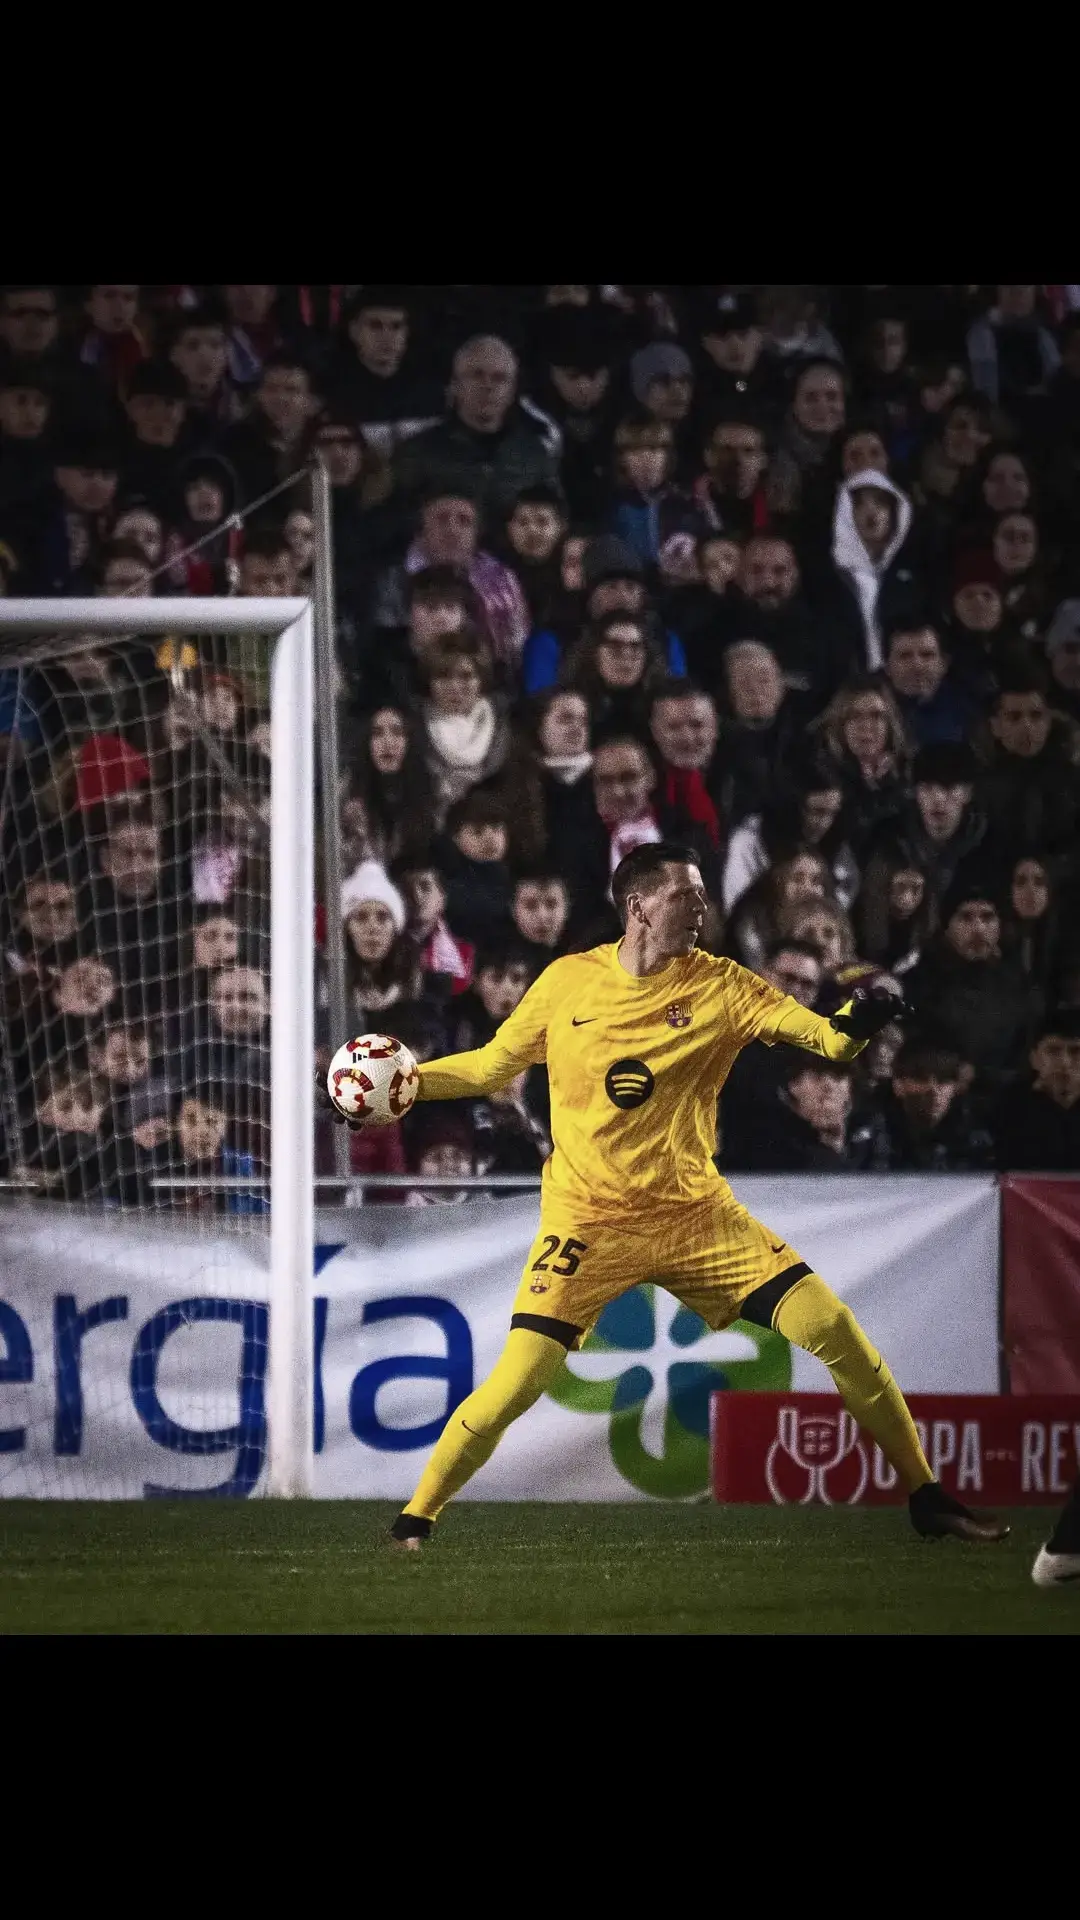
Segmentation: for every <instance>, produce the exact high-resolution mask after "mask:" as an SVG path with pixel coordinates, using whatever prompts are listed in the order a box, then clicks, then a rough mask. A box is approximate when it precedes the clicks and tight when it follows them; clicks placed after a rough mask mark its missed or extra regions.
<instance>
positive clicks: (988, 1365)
mask: <svg viewBox="0 0 1080 1920" xmlns="http://www.w3.org/2000/svg"><path fill="white" fill-rule="evenodd" d="M738 1191H739V1197H740V1199H743V1200H745V1201H746V1203H747V1205H748V1206H749V1207H750V1208H751V1210H752V1211H754V1212H756V1213H759V1214H760V1215H761V1216H762V1217H763V1218H764V1219H765V1221H766V1222H767V1223H768V1225H769V1226H771V1227H773V1228H774V1229H775V1230H776V1231H777V1232H778V1233H780V1234H782V1235H783V1236H784V1237H785V1238H786V1239H787V1240H789V1241H790V1243H791V1244H792V1246H793V1247H795V1248H797V1249H798V1251H799V1252H800V1254H801V1255H802V1256H803V1257H804V1258H805V1259H806V1260H807V1261H808V1262H809V1263H810V1264H811V1265H812V1266H814V1267H816V1268H818V1269H819V1270H820V1271H821V1272H822V1273H823V1274H824V1275H825V1276H826V1277H827V1278H828V1279H829V1281H830V1282H831V1284H832V1285H833V1286H834V1287H835V1288H836V1290H837V1292H838V1293H839V1294H840V1295H841V1296H842V1297H843V1298H844V1299H846V1300H848V1301H849V1302H850V1304H851V1305H852V1307H853V1308H854V1310H855V1312H856V1313H857V1314H858V1316H859V1318H860V1319H861V1320H862V1321H863V1323H864V1325H865V1326H866V1328H867V1330H868V1332H869V1333H870V1334H871V1337H872V1338H873V1339H874V1341H875V1342H876V1343H877V1344H878V1345H880V1346H881V1348H882V1350H883V1351H884V1352H885V1353H886V1354H887V1355H888V1359H889V1364H890V1366H891V1367H892V1370H893V1372H894V1374H895V1376H896V1378H897V1379H898V1380H899V1382H900V1384H901V1386H902V1387H903V1388H904V1389H905V1390H907V1391H913V1392H971V1393H976V1392H984V1393H985V1392H992V1391H993V1390H994V1388H995V1386H996V1384H997V1315H998V1298H997V1282H998V1270H997V1244H998V1200H997V1191H996V1187H995V1183H994V1182H993V1180H990V1179H983V1178H982V1177H955V1178H954V1177H951V1176H947V1175H938V1176H929V1177H927V1178H926V1179H923V1178H921V1177H918V1176H899V1177H896V1178H890V1177H888V1176H870V1175H864V1176H858V1175H856V1176H850V1177H848V1176H843V1175H841V1176H838V1177H830V1178H827V1179H814V1178H812V1177H811V1178H807V1177H801V1178H800V1177H791V1178H782V1179H764V1178H757V1179H754V1178H750V1179H744V1180H741V1181H740V1182H739V1183H738ZM536 1222H537V1203H536V1200H535V1199H534V1198H528V1199H511V1200H505V1201H498V1200H488V1201H475V1202H469V1203H467V1204H466V1205H463V1206H460V1207H454V1206H444V1205H432V1206H426V1207H416V1208H405V1207H395V1206H386V1207H367V1208H363V1209H360V1210H357V1211H350V1212H336V1213H325V1214H320V1215H319V1219H318V1239H319V1245H318V1248H317V1252H316V1260H315V1280H314V1299H313V1304H312V1314H313V1329H314V1340H315V1359H316V1366H315V1395H314V1405H313V1407H312V1426H313V1432H314V1440H315V1492H316V1495H317V1497H319V1498H349V1499H386V1500H393V1501H397V1500H403V1499H405V1498H406V1497H407V1496H408V1494H409V1493H410V1492H411V1491H412V1488H413V1486H414V1484H415V1481H416V1479H417V1477H418V1474H419V1471H420V1469H421V1467H422V1465H423V1462H424V1459H425V1457H426V1455H427V1452H428V1450H429V1449H430V1447H431V1446H432V1445H433V1444H434V1441H435V1440H436V1438H437V1437H438V1434H439V1432H440V1430H441V1427H442V1425H443V1423H444V1421H445V1420H446V1419H447V1417H448V1415H449V1413H450V1412H451V1411H452V1410H453V1408H454V1407H455V1406H456V1405H457V1404H458V1403H459V1402H460V1401H461V1400H462V1399H463V1398H464V1397H465V1395H466V1394H467V1393H469V1392H470V1391H471V1389H472V1387H473V1385H474V1384H475V1383H476V1382H477V1381H479V1380H480V1379H482V1378H483V1377H484V1376H485V1374H486V1373H487V1372H488V1371H489V1370H490V1368H491V1367H492V1365H493V1364H494V1362H495V1360H496V1358H497V1357H498V1354H499V1352H500V1350H501V1348H502V1345H503V1342H504V1340H505V1338H506V1333H507V1328H508V1322H509V1313H510V1303H511V1300H512V1298H513V1294H514V1291H515V1288H516V1285H517V1281H518V1278H519V1276H520V1273H521V1268H522V1265H523V1262H524V1257H525V1254H526V1252H527V1251H528V1248H529V1245H530V1243H531V1241H532V1239H533V1236H534V1234H535V1231H536ZM267 1254H268V1247H267V1242H266V1240H265V1238H261V1237H260V1236H259V1235H258V1234H257V1233H256V1232H247V1233H245V1232H241V1231H238V1230H236V1229H235V1228H230V1227H227V1226H226V1225H225V1224H224V1223H222V1224H221V1225H220V1226H219V1225H218V1223H216V1222H215V1223H211V1224H210V1225H209V1227H208V1226H207V1225H205V1224H200V1223H186V1222H183V1221H181V1222H176V1223H174V1222H168V1221H160V1220H146V1221H138V1222H136V1221H133V1220H131V1219H130V1218H128V1219H125V1218H122V1217H120V1216H118V1215H101V1214H97V1215H92V1216H91V1215H85V1214H80V1213H78V1212H76V1211H75V1210H70V1211H68V1210H65V1211H63V1212H61V1210H60V1209H41V1208H36V1207H27V1206H19V1207H11V1208H0V1497H2V1496H5V1495H6V1496H15V1495H21V1496H24V1497H32V1498H46V1497H50V1496H57V1497H66V1498H69V1499H71V1498H80V1497H86V1498H93V1499H122V1498H145V1497H155V1496H163V1495H172V1496H176V1495H180V1496H190V1495H196V1494H204V1495H205V1494H214V1495H218V1496H230V1497H237V1496H239V1497H245V1496H247V1495H249V1494H252V1493H257V1492H259V1491H260V1490H261V1488H262V1485H263V1483H264V1463H265V1447H266V1396H265V1383H266V1354H267V1341H268V1330H269V1308H268V1305H267V1271H268V1268H267ZM828 1385H829V1381H828V1375H827V1374H826V1373H825V1371H824V1369H823V1368H822V1367H821V1366H820V1365H819V1363H818V1362H817V1361H815V1360H814V1359H813V1358H812V1357H811V1356H809V1355H806V1354H803V1353H799V1352H793V1351H792V1350H791V1349H790V1348H789V1347H788V1345H787V1342H786V1341H784V1340H783V1339H781V1338H780V1336H779V1335H777V1334H774V1333H770V1332H767V1331H765V1330H764V1329H762V1328H760V1327H754V1326H751V1325H749V1324H748V1323H746V1322H738V1323H737V1324H736V1325H735V1326H734V1327H731V1328H728V1329H727V1330H726V1331H724V1332H723V1333H712V1332H710V1331H709V1329H708V1328H707V1327H706V1326H705V1325H704V1323H703V1322H702V1321H701V1320H700V1319H698V1317H697V1316H696V1315H695V1314H692V1313H690V1312H688V1311H687V1310H686V1309H685V1308H684V1307H681V1306H680V1305H679V1303H678V1302H677V1301H676V1300H674V1299H673V1298H672V1297H671V1296H670V1295H668V1294H667V1293H665V1292H664V1291H663V1290H662V1289H661V1288H660V1287H653V1286H647V1287H640V1288H637V1289H635V1290H634V1291H633V1292H632V1293H628V1294H626V1295H624V1296H623V1297H622V1298H621V1299H620V1300H618V1301H616V1302H615V1303H614V1304H613V1305H612V1306H611V1307H609V1308H608V1310H607V1311H606V1312H605V1314H604V1315H603V1318H602V1320H601V1321H600V1323H599V1324H598V1326H597V1328H596V1331H595V1333H594V1335H593V1337H592V1338H591V1340H590V1342H589V1344H588V1346H587V1347H586V1349H585V1350H584V1351H583V1352H581V1353H580V1354H572V1355H571V1356H570V1357H569V1360H568V1362H567V1367H566V1370H565V1372H564V1373H563V1375H562V1376H561V1377H560V1379H559V1381H558V1383H557V1385H556V1388H555V1390H554V1391H553V1392H552V1393H551V1394H549V1395H547V1396H545V1398H544V1399H543V1400H542V1401H541V1402H540V1403H539V1404H538V1405H537V1406H536V1407H534V1408H533V1409H532V1410H531V1411H530V1412H529V1413H528V1414H527V1415H526V1416H525V1417H524V1418H523V1419H522V1420H521V1421H519V1422H517V1423H515V1425H514V1426H513V1427H512V1428H511V1429H510V1430H509V1432H508V1433H507V1435H506V1436H505V1438H504V1439H503V1441H502V1442H501V1444H500V1446H499V1448H498V1451H497V1452H496V1453H495V1455H494V1456H493V1458H492V1459H491V1460H490V1461H489V1462H488V1464H487V1465H486V1466H485V1467H484V1468H483V1469H482V1470H481V1472H480V1473H479V1474H478V1475H477V1477H476V1479H475V1480H474V1481H472V1482H471V1483H470V1486H469V1490H468V1492H469V1498H476V1499H494V1500H635V1499H650V1498H654V1499H655V1498H659V1499H688V1498H700V1497H702V1496H703V1495H705V1494H706V1493H707V1490H708V1486H709V1398H710V1395H711V1393H712V1392H713V1391H714V1390H716V1389H717V1388H720V1389H724V1388H732V1387H733V1388H741V1389H744V1390H745V1389H762V1390H770V1389H771V1390H776V1391H787V1390H790V1389H794V1390H796V1391H799V1390H808V1389H809V1390H815V1389H816V1390H820V1389H821V1388H822V1387H823V1386H824V1387H828Z"/></svg>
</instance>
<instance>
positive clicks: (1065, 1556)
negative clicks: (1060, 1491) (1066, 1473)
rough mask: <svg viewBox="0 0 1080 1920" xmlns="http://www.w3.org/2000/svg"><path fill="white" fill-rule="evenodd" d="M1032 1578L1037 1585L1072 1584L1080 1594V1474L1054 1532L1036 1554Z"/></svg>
mask: <svg viewBox="0 0 1080 1920" xmlns="http://www.w3.org/2000/svg"><path fill="white" fill-rule="evenodd" d="M1031 1577H1032V1579H1033V1580H1034V1582H1035V1585H1036V1586H1037V1587H1073V1588H1074V1589H1075V1591H1076V1592H1077V1593H1080V1474H1077V1476H1076V1479H1075V1480H1074V1481H1073V1489H1072V1492H1071V1493H1070V1495H1069V1497H1068V1499H1067V1500H1066V1502H1065V1505H1064V1506H1063V1507H1062V1509H1061V1512H1060V1514H1059V1515H1058V1520H1057V1525H1056V1527H1055V1528H1054V1531H1053V1533H1052V1534H1051V1535H1050V1538H1049V1540H1048V1541H1047V1542H1046V1545H1045V1546H1044V1547H1040V1548H1039V1551H1038V1553H1037V1554H1036V1556H1035V1564H1034V1566H1033V1567H1032V1569H1031Z"/></svg>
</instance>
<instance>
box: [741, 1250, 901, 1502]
mask: <svg viewBox="0 0 1080 1920" xmlns="http://www.w3.org/2000/svg"><path fill="white" fill-rule="evenodd" d="M773 1325H774V1327H775V1328H776V1331H777V1332H778V1333H782V1334H783V1336H784V1338H785V1340H790V1341H791V1344H792V1346H795V1347H802V1348H803V1350H804V1352H806V1353H812V1354H815V1355H816V1357H817V1358H818V1359H819V1360H821V1361H823V1362H824V1364H825V1366H827V1367H828V1369H829V1372H830V1373H831V1374H832V1377H833V1379H834V1381H835V1382H836V1385H837V1387H838V1388H839V1391H840V1396H841V1399H842V1400H843V1402H844V1405H845V1407H846V1408H847V1409H848V1412H849V1413H851V1414H853V1415H854V1417H855V1419H856V1420H857V1421H858V1423H859V1425H860V1427H865V1429H866V1431H867V1433H870V1434H873V1437H874V1439H875V1440H876V1441H877V1443H878V1446H879V1447H880V1448H881V1451H882V1453H883V1454H884V1455H885V1458H886V1460H887V1461H888V1462H889V1464H890V1466H893V1467H895V1468H896V1471H897V1473H898V1474H899V1475H900V1478H901V1480H902V1481H903V1483H904V1486H905V1488H906V1489H907V1491H908V1493H912V1492H914V1490H915V1488H916V1487H921V1486H923V1485H924V1484H925V1483H926V1481H927V1480H932V1479H933V1477H934V1476H933V1474H932V1473H931V1471H930V1463H929V1461H928V1460H927V1458H926V1455H925V1453H924V1452H923V1450H922V1448H921V1446H920V1445H919V1436H918V1434H917V1432H916V1431H915V1422H914V1421H913V1419H912V1417H911V1414H910V1412H909V1411H908V1405H907V1401H906V1400H905V1399H904V1396H903V1394H902V1393H901V1391H900V1389H899V1387H898V1386H897V1384H896V1381H895V1380H894V1379H893V1377H892V1374H891V1373H890V1372H889V1369H888V1367H887V1366H886V1364H885V1362H884V1360H883V1359H882V1357H881V1355H880V1353H878V1352H877V1351H876V1350H875V1348H873V1347H872V1346H871V1345H870V1342H869V1340H868V1339H867V1337H866V1335H865V1333H864V1332H863V1330H862V1328H861V1327H860V1325H859V1323H858V1321H857V1320H856V1318H855V1315H854V1314H853V1313H852V1311H851V1308H850V1307H846V1306H845V1305H844V1303H843V1301H842V1300H840V1299H838V1298H837V1296H836V1294H835V1293H834V1292H833V1290H832V1288H831V1287H827V1286H826V1285H825V1282H824V1280H822V1279H821V1278H820V1276H819V1275H818V1274H816V1273H810V1274H807V1276H806V1278H805V1279H803V1280H797V1281H796V1283H795V1285H794V1286H793V1287H792V1289H791V1292H790V1293H786V1294H785V1295H784V1298H783V1299H782V1300H781V1302H780V1305H779V1306H778V1307H777V1309H776V1313H775V1314H774V1316H773Z"/></svg>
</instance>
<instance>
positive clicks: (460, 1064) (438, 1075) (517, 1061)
mask: <svg viewBox="0 0 1080 1920" xmlns="http://www.w3.org/2000/svg"><path fill="white" fill-rule="evenodd" d="M547 1022H548V988H547V986H546V983H545V975H544V974H541V975H540V978H539V980H536V981H534V982H533V985H532V986H531V987H530V988H529V991H528V993H527V994H526V995H525V996H524V998H523V999H522V1000H521V1001H520V1002H519V1004H518V1005H517V1006H516V1007H515V1008H514V1011H513V1013H512V1014H511V1015H510V1017H509V1019H507V1020H504V1021H503V1023H502V1026H501V1027H500V1028H499V1030H498V1032H497V1033H496V1035H495V1037H494V1039H492V1040H489V1041H488V1043H487V1046H486V1047H472V1048H471V1049H470V1050H469V1052H467V1053H448V1054H446V1055H445V1057H444V1058H443V1059H441V1060H424V1061H422V1062H421V1065H420V1091H419V1093H418V1094H417V1099H418V1100H467V1099H473V1100H475V1099H477V1098H478V1097H479V1096H480V1095H481V1094H485V1093H494V1092H496V1091H497V1090H498V1088H499V1087H505V1086H506V1084H507V1082H508V1081H510V1080H512V1079H513V1078H514V1076H515V1074H518V1073H520V1072H521V1070H522V1068H523V1067H532V1066H536V1064H537V1063H538V1062H539V1061H541V1060H543V1059H544V1058H545V1056H546V1053H547Z"/></svg>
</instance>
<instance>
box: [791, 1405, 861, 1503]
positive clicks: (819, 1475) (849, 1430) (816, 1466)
mask: <svg viewBox="0 0 1080 1920" xmlns="http://www.w3.org/2000/svg"><path fill="white" fill-rule="evenodd" d="M875 1451H876V1449H875ZM869 1477H870V1462H869V1460H868V1459H867V1452H866V1447H865V1445H864V1443H863V1441H862V1440H861V1439H860V1437H859V1428H858V1423H857V1422H856V1421H855V1420H854V1419H853V1418H852V1416H851V1414H850V1413H848V1412H847V1410H846V1408H844V1407H841V1408H839V1409H838V1411H837V1412H836V1414H834V1415H829V1414H818V1413H814V1414H803V1413H800V1412H799V1409H798V1407H781V1408H780V1412H779V1415H778V1418H777V1422H776V1439H775V1440H774V1441H773V1443H772V1446H771V1447H770V1448H769V1451H768V1453H767V1454H766V1456H765V1484H766V1486H767V1487H768V1489H769V1492H770V1493H771V1494H772V1497H773V1499H774V1500H775V1501H776V1504H777V1506H778V1507H787V1506H801V1507H805V1506H809V1504H810V1502H811V1501H812V1500H820V1501H822V1502H823V1504H824V1505H825V1506H827V1507H832V1506H836V1505H838V1504H844V1505H847V1506H854V1505H855V1503H856V1501H858V1500H861V1499H862V1497H863V1494H864V1493H865V1492H866V1483H867V1480H868V1479H869Z"/></svg>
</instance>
